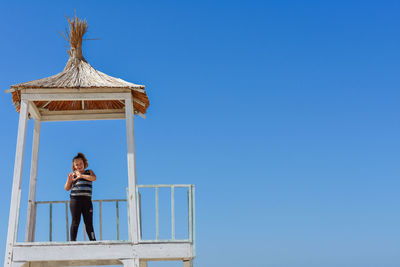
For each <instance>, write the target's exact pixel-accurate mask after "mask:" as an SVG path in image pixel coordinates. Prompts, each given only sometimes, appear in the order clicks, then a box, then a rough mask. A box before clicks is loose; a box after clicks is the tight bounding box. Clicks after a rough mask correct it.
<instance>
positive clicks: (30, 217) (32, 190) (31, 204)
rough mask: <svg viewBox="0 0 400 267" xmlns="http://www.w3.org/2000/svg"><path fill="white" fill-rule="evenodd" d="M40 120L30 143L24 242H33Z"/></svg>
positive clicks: (36, 124) (36, 122)
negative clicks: (29, 172)
mask: <svg viewBox="0 0 400 267" xmlns="http://www.w3.org/2000/svg"><path fill="white" fill-rule="evenodd" d="M40 124H41V122H40V120H37V119H36V120H35V127H34V129H33V142H32V159H31V177H30V182H29V197H28V212H27V216H26V218H27V220H26V230H25V241H26V242H33V241H34V239H35V225H36V203H35V201H36V182H37V168H38V158H39V139H40Z"/></svg>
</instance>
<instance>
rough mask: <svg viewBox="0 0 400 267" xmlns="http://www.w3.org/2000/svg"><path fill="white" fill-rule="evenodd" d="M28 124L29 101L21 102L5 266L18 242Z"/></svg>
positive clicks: (9, 264)
mask: <svg viewBox="0 0 400 267" xmlns="http://www.w3.org/2000/svg"><path fill="white" fill-rule="evenodd" d="M27 123H28V100H25V99H23V100H21V108H20V112H19V123H18V137H17V148H16V153H15V163H14V178H13V185H12V191H11V203H10V215H9V220H8V233H7V244H6V255H5V259H4V266H5V267H10V266H11V265H12V256H13V255H12V248H13V246H14V244H15V242H16V240H17V231H18V219H19V207H20V200H21V180H22V169H23V165H24V153H25V143H26V128H27Z"/></svg>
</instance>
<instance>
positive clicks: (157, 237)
mask: <svg viewBox="0 0 400 267" xmlns="http://www.w3.org/2000/svg"><path fill="white" fill-rule="evenodd" d="M155 190H156V240H159V239H160V236H159V235H160V233H159V231H160V230H159V225H158V187H157V186H156V188H155Z"/></svg>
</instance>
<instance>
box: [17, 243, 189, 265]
mask: <svg viewBox="0 0 400 267" xmlns="http://www.w3.org/2000/svg"><path fill="white" fill-rule="evenodd" d="M82 251H85V253H82ZM132 258H138V259H140V260H144V261H161V260H181V261H182V260H190V259H192V258H193V255H192V244H191V243H190V242H186V243H163V244H162V243H153V244H140V243H139V244H137V245H134V244H133V243H130V242H115V241H108V242H107V241H90V242H89V241H86V242H82V241H78V242H67V243H59V242H53V243H52V242H43V243H42V242H34V243H18V244H17V245H16V246H14V254H13V260H14V261H82V260H93V259H96V260H111V259H120V260H121V259H132Z"/></svg>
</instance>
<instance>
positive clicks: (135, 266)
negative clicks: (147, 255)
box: [121, 258, 139, 267]
mask: <svg viewBox="0 0 400 267" xmlns="http://www.w3.org/2000/svg"><path fill="white" fill-rule="evenodd" d="M121 261H122V263H123V264H124V267H139V259H137V258H135V259H126V260H121Z"/></svg>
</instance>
